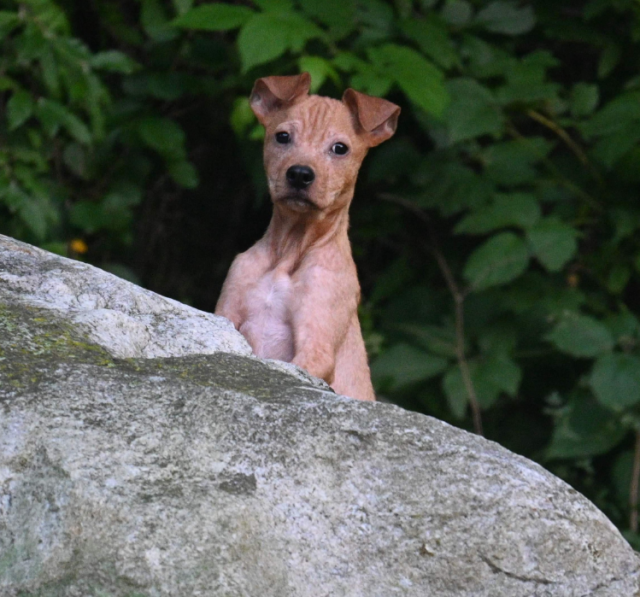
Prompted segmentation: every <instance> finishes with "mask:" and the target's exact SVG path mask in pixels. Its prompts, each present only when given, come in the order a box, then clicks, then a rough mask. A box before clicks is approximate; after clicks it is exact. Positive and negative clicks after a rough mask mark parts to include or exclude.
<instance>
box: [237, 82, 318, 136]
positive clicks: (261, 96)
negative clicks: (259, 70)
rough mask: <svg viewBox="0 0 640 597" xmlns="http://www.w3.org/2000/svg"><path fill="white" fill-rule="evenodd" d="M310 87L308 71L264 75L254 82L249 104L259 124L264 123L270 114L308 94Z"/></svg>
mask: <svg viewBox="0 0 640 597" xmlns="http://www.w3.org/2000/svg"><path fill="white" fill-rule="evenodd" d="M310 87H311V75H310V74H309V73H302V74H301V75H294V76H291V77H264V78H262V79H258V80H257V81H256V82H255V84H254V86H253V91H252V92H251V96H250V97H249V104H250V105H251V109H252V110H253V113H254V114H255V115H256V116H257V117H258V120H259V121H260V124H262V125H265V123H266V121H267V120H268V119H269V116H271V114H273V113H274V112H277V111H278V110H282V108H288V107H289V106H292V105H293V104H294V103H296V101H298V100H299V99H301V98H304V97H305V96H307V95H309V88H310Z"/></svg>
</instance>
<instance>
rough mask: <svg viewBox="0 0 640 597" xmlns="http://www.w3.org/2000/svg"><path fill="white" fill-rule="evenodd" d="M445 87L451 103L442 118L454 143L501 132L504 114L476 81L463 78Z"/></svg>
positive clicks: (490, 95)
mask: <svg viewBox="0 0 640 597" xmlns="http://www.w3.org/2000/svg"><path fill="white" fill-rule="evenodd" d="M446 88H447V91H448V93H449V96H450V97H451V103H450V104H449V106H448V107H447V109H446V110H445V112H444V114H443V117H444V120H445V122H446V123H447V124H448V127H449V139H450V142H451V143H452V144H453V143H458V142H459V141H465V140H467V139H473V138H474V137H480V136H481V135H497V134H498V133H500V132H501V131H502V129H503V126H504V117H503V114H502V112H501V110H500V108H499V107H498V105H497V103H496V101H495V99H494V97H493V95H492V94H491V92H490V91H489V90H488V89H487V88H486V87H483V86H482V85H480V83H478V82H477V81H476V80H475V79H465V78H460V79H452V80H450V81H448V82H447V85H446Z"/></svg>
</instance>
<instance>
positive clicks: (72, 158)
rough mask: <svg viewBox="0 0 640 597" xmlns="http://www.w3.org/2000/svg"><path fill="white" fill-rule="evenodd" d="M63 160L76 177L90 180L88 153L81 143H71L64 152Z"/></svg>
mask: <svg viewBox="0 0 640 597" xmlns="http://www.w3.org/2000/svg"><path fill="white" fill-rule="evenodd" d="M62 160H63V161H64V163H65V165H66V166H67V168H69V170H71V172H73V173H74V174H75V175H76V176H78V177H80V178H83V179H85V180H87V179H88V178H89V176H88V174H89V172H88V167H87V152H86V151H85V150H84V147H83V146H82V145H80V144H79V143H69V144H68V145H67V146H66V147H65V148H64V151H63V152H62Z"/></svg>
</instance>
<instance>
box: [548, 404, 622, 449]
mask: <svg viewBox="0 0 640 597" xmlns="http://www.w3.org/2000/svg"><path fill="white" fill-rule="evenodd" d="M626 434H627V430H626V429H625V428H624V427H623V426H622V425H620V421H619V420H618V417H616V416H615V414H613V413H612V412H611V411H610V410H608V409H607V408H605V407H603V406H601V405H600V404H598V402H597V401H596V400H595V399H594V398H593V396H591V395H590V394H588V393H586V392H581V393H578V394H576V395H575V396H573V397H572V398H571V399H570V400H569V402H568V404H567V406H566V408H565V410H564V413H563V415H562V417H561V418H560V420H559V421H558V422H557V423H556V426H555V428H554V430H553V436H552V438H551V443H550V444H549V447H548V448H547V451H546V457H547V458H549V459H553V458H589V457H592V456H598V455H599V454H605V453H606V452H609V450H611V449H612V448H614V447H615V446H617V445H618V444H619V443H620V442H621V441H622V439H623V438H624V437H625V435H626Z"/></svg>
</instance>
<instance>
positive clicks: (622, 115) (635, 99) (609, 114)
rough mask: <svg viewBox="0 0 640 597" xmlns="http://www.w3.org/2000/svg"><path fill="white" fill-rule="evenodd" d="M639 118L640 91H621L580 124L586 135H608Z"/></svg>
mask: <svg viewBox="0 0 640 597" xmlns="http://www.w3.org/2000/svg"><path fill="white" fill-rule="evenodd" d="M638 120H640V91H630V92H627V93H622V94H621V95H619V96H618V97H616V98H615V99H613V100H612V101H610V102H609V103H608V104H607V105H606V106H605V107H604V108H602V110H600V111H599V112H597V113H596V114H594V116H593V117H592V118H591V120H588V121H587V122H585V123H584V124H582V125H581V126H580V130H581V131H582V133H583V134H584V135H585V136H586V137H588V138H589V137H594V136H599V135H610V134H611V133H616V132H618V131H621V130H624V129H626V128H627V127H628V126H629V124H630V123H632V122H635V121H638Z"/></svg>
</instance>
